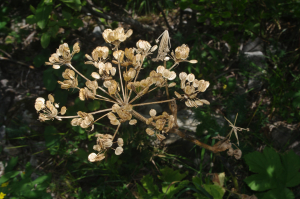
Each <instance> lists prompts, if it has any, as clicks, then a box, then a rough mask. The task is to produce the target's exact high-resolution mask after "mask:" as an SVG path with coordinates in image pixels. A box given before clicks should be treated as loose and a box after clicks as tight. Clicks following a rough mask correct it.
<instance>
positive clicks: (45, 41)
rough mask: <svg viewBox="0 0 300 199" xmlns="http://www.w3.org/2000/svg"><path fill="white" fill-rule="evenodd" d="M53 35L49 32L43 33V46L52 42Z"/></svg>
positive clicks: (45, 46)
mask: <svg viewBox="0 0 300 199" xmlns="http://www.w3.org/2000/svg"><path fill="white" fill-rule="evenodd" d="M50 38H51V35H50V34H49V33H48V32H45V33H43V35H42V37H41V44H42V47H43V48H47V47H48V45H49V43H50Z"/></svg>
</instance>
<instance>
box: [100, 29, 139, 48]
mask: <svg viewBox="0 0 300 199" xmlns="http://www.w3.org/2000/svg"><path fill="white" fill-rule="evenodd" d="M132 32H133V31H132V30H131V29H130V30H128V31H127V33H126V34H125V32H124V29H123V28H122V27H119V28H117V29H115V30H111V29H106V30H104V32H103V33H102V36H103V38H104V40H105V42H106V43H111V44H113V45H115V47H118V46H119V44H120V43H121V42H123V41H125V40H126V39H127V38H128V37H130V36H131V35H132Z"/></svg>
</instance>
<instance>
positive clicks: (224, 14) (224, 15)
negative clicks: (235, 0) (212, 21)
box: [221, 11, 231, 18]
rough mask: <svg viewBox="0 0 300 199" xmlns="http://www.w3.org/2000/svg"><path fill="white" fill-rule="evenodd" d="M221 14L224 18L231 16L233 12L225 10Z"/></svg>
mask: <svg viewBox="0 0 300 199" xmlns="http://www.w3.org/2000/svg"><path fill="white" fill-rule="evenodd" d="M221 16H222V17H223V18H229V17H231V13H230V12H228V11H226V12H223V13H222V14H221Z"/></svg>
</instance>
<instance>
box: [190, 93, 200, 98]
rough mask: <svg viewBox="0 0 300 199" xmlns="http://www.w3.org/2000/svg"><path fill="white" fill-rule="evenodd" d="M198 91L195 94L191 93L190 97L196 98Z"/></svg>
mask: <svg viewBox="0 0 300 199" xmlns="http://www.w3.org/2000/svg"><path fill="white" fill-rule="evenodd" d="M197 95H198V93H194V94H191V95H190V96H189V98H190V99H195V98H196V97H197Z"/></svg>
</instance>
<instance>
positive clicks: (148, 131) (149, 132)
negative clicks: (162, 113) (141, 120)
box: [146, 128, 155, 136]
mask: <svg viewBox="0 0 300 199" xmlns="http://www.w3.org/2000/svg"><path fill="white" fill-rule="evenodd" d="M146 133H147V134H148V135H150V136H151V135H154V133H155V132H154V131H153V130H152V129H150V128H147V129H146Z"/></svg>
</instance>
